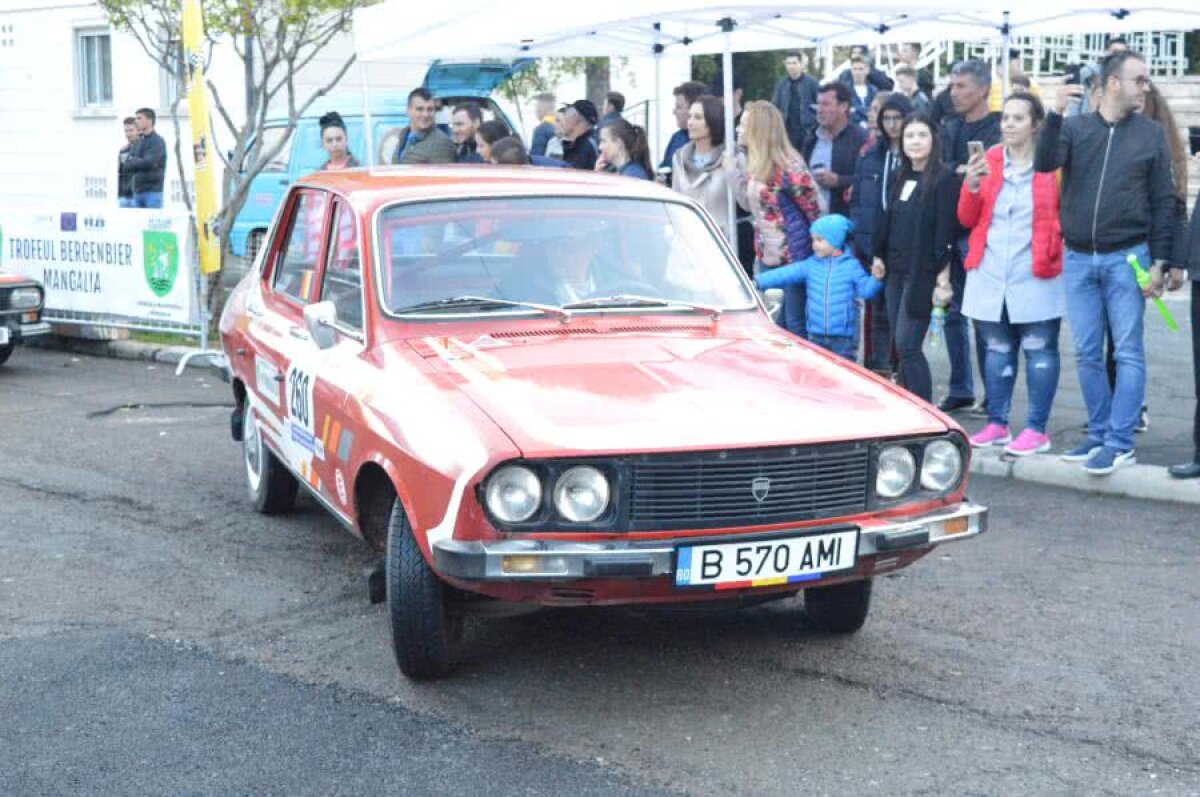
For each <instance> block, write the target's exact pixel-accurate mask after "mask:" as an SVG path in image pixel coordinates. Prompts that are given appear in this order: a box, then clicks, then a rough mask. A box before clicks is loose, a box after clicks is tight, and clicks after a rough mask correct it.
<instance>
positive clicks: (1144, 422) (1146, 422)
mask: <svg viewBox="0 0 1200 797" xmlns="http://www.w3.org/2000/svg"><path fill="white" fill-rule="evenodd" d="M1149 428H1150V409H1149V408H1148V407H1142V411H1141V413H1140V414H1139V415H1138V422H1137V426H1135V427H1133V431H1135V432H1137V433H1138V434H1141V433H1142V432H1144V431H1146V430H1147V429H1149Z"/></svg>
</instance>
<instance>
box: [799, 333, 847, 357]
mask: <svg viewBox="0 0 1200 797" xmlns="http://www.w3.org/2000/svg"><path fill="white" fill-rule="evenodd" d="M808 339H809V341H810V342H812V343H815V344H817V345H818V346H820V347H821V348H822V349H826V350H828V351H831V352H833V353H834V354H836V355H837V356H839V357H842V358H844V359H846V360H849V361H850V362H855V361H856V360H857V359H858V346H857V345H856V343H857V342H856V341H855V340H854V338H847V337H842V336H841V335H809V336H808Z"/></svg>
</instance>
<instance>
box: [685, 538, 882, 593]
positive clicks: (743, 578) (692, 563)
mask: <svg viewBox="0 0 1200 797" xmlns="http://www.w3.org/2000/svg"><path fill="white" fill-rule="evenodd" d="M857 560H858V529H856V528H854V529H843V530H839V531H831V532H826V533H822V534H810V535H808V536H805V537H786V538H783V539H773V540H755V541H752V542H731V543H725V544H721V545H690V546H687V547H683V548H680V549H679V552H678V554H677V556H676V560H675V586H677V587H713V588H715V589H743V588H745V587H773V586H777V585H779V584H799V583H803V582H805V581H816V580H817V579H819V578H823V577H825V576H828V575H831V574H834V573H839V572H844V571H848V570H853V569H854V565H855V563H856V562H857Z"/></svg>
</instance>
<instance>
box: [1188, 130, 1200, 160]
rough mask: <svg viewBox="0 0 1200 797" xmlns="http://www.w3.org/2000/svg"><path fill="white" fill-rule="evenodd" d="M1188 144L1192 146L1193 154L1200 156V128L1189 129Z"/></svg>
mask: <svg viewBox="0 0 1200 797" xmlns="http://www.w3.org/2000/svg"><path fill="white" fill-rule="evenodd" d="M1188 143H1189V144H1191V147H1192V154H1193V155H1200V127H1190V128H1188Z"/></svg>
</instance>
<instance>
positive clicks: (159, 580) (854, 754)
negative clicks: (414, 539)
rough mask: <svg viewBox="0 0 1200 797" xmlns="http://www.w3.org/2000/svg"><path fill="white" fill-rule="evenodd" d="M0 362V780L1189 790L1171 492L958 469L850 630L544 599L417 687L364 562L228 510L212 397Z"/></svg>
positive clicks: (1191, 579)
mask: <svg viewBox="0 0 1200 797" xmlns="http://www.w3.org/2000/svg"><path fill="white" fill-rule="evenodd" d="M10 365H11V367H6V368H5V369H4V370H3V372H0V429H2V430H3V434H0V549H2V550H3V551H4V556H3V557H0V716H2V717H3V718H4V719H3V721H0V793H5V794H8V793H13V794H34V795H36V794H54V795H56V797H58V795H74V794H97V793H100V794H104V793H120V794H132V795H138V794H162V793H195V794H242V793H263V794H271V793H280V794H285V793H286V794H292V793H297V794H305V793H321V794H336V793H348V792H350V791H351V790H353V791H354V792H355V793H362V791H364V790H368V789H369V787H370V786H371V785H376V786H377V788H376V789H375V790H376V791H381V792H389V793H410V794H417V793H421V794H425V793H429V794H442V793H451V791H452V790H454V792H453V793H460V794H461V793H466V794H489V795H490V794H495V795H501V796H506V795H525V794H538V793H549V794H573V793H580V794H587V793H617V794H621V793H634V794H638V793H647V792H653V791H655V790H672V791H682V792H685V793H689V794H696V795H742V794H745V795H755V797H758V796H759V795H766V796H767V797H770V796H771V795H781V796H782V795H794V794H797V793H804V794H813V795H824V794H830V795H860V794H886V795H909V794H911V795H918V794H920V795H928V794H956V795H993V794H1016V793H1021V794H1087V795H1128V794H1139V795H1141V794H1164V795H1200V723H1198V720H1197V718H1198V717H1200V696H1198V693H1197V691H1196V689H1195V685H1196V683H1197V681H1198V680H1200V671H1198V669H1197V662H1200V626H1197V624H1196V622H1195V619H1196V606H1197V604H1198V603H1200V582H1197V580H1196V578H1195V573H1196V566H1197V564H1200V529H1198V528H1197V524H1196V522H1195V513H1194V510H1193V509H1192V508H1191V507H1181V506H1176V505H1171V504H1163V503H1157V502H1145V501H1133V500H1128V499H1112V498H1107V497H1103V496H1091V495H1083V494H1080V493H1075V492H1070V491H1062V490H1055V489H1048V488H1045V487H1042V486H1039V485H1036V484H1030V483H1026V482H1019V481H1014V480H1000V479H991V478H988V477H980V478H978V479H976V480H975V482H974V484H973V487H972V494H973V496H974V497H975V498H976V499H978V500H980V501H982V502H984V503H986V504H988V505H989V506H990V507H991V510H992V517H991V528H990V531H989V532H988V533H987V534H985V535H983V536H982V537H980V538H978V539H976V540H971V541H969V542H962V543H955V544H952V545H949V546H947V547H945V548H941V549H939V550H938V551H937V552H935V553H934V554H933V555H931V556H930V557H927V558H926V559H925V560H923V561H921V562H919V563H917V564H916V565H915V566H914V567H912V568H910V569H907V570H904V571H902V572H900V573H897V574H894V575H892V576H888V577H885V578H880V579H877V581H876V585H875V601H874V607H873V609H872V614H871V618H870V620H868V623H867V625H866V627H865V628H864V629H863V631H862V632H861V633H859V634H858V635H856V636H854V637H850V638H844V637H834V636H827V635H823V634H819V633H816V632H815V631H813V630H812V629H811V628H810V627H809V626H808V623H807V621H806V618H805V615H804V612H803V608H802V602H801V601H800V600H790V601H784V602H780V603H776V604H771V605H768V606H763V607H759V608H757V609H753V610H749V611H742V612H729V611H720V610H715V609H705V610H701V611H696V610H692V611H686V612H678V611H677V612H648V611H637V612H634V611H628V610H622V609H616V608H594V609H586V610H571V611H557V612H547V613H542V614H538V615H531V616H527V617H520V618H498V619H493V620H487V621H478V622H476V623H473V624H472V625H471V627H470V628H469V629H468V643H467V652H466V660H465V662H464V666H463V668H462V670H461V671H460V672H459V673H458V674H457V675H456V676H455V677H453V678H451V679H449V680H447V681H444V682H440V683H436V684H422V685H416V684H411V683H408V682H406V681H404V680H403V679H402V678H401V677H400V676H399V674H398V672H397V671H396V668H395V664H394V662H393V661H392V657H391V652H390V649H389V643H388V636H387V633H388V632H387V622H386V616H385V613H384V609H383V607H380V606H372V605H371V604H370V603H369V602H368V600H367V589H366V579H365V573H366V572H368V571H369V569H370V568H371V567H372V566H373V564H374V557H373V556H372V555H371V554H370V552H369V551H368V550H367V549H366V547H365V546H364V545H362V543H360V542H359V541H357V540H356V539H354V538H352V537H351V536H349V535H348V534H346V533H345V531H343V530H342V529H341V528H340V526H339V525H338V524H337V523H336V521H334V520H333V519H332V518H331V517H330V516H329V515H328V514H326V513H325V512H324V511H322V510H320V509H318V508H317V507H316V506H315V505H313V504H312V502H309V501H302V502H301V504H300V506H299V507H298V508H297V510H296V512H294V513H292V514H289V515H286V516H283V517H277V518H266V517H262V516H259V515H256V514H254V513H253V512H252V511H251V509H250V507H249V505H248V501H247V498H246V496H245V488H244V485H243V477H242V473H241V462H240V456H239V451H238V447H237V446H236V444H234V443H233V442H232V441H231V440H230V439H229V432H228V413H229V405H230V396H229V394H228V388H227V386H225V385H223V384H222V383H220V382H218V381H216V380H215V379H213V377H212V375H211V374H208V373H205V372H200V371H196V372H189V373H188V374H187V375H185V376H184V377H182V378H178V379H177V378H175V377H173V376H171V375H170V374H171V370H172V369H170V368H168V367H166V366H164V365H161V364H155V363H147V362H122V361H113V360H100V359H96V358H88V357H75V356H72V355H69V354H64V353H55V352H46V351H34V350H30V351H22V352H19V353H18V355H17V356H16V357H15V358H14V359H13V360H12V361H11V363H10ZM426 720H428V722H426ZM439 771H441V772H444V773H446V775H445V777H446V779H445V780H443V781H435V780H433V773H436V772H439ZM343 779H344V780H343ZM439 783H441V784H444V786H443V787H442V788H439ZM539 789H540V791H539Z"/></svg>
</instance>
